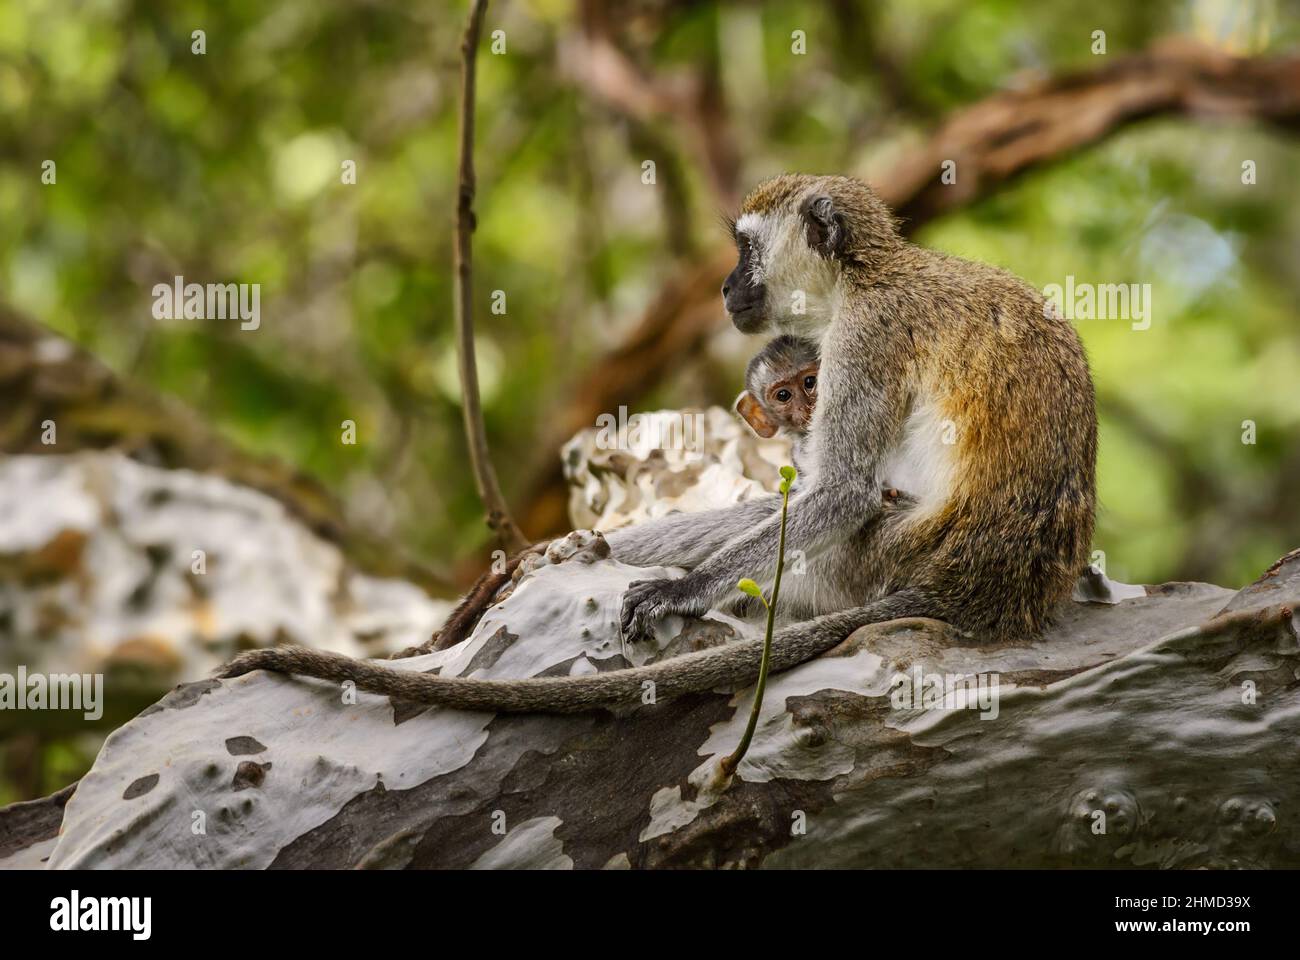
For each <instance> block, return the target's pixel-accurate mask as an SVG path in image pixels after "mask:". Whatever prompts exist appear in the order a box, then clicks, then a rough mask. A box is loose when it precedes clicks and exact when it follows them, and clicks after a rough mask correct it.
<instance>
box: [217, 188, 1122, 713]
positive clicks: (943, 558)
mask: <svg viewBox="0 0 1300 960" xmlns="http://www.w3.org/2000/svg"><path fill="white" fill-rule="evenodd" d="M734 234H735V240H736V246H737V251H738V253H739V262H738V263H737V265H736V269H735V270H733V271H732V273H731V275H730V276H729V277H728V278H727V282H726V284H725V285H724V286H723V297H724V299H725V301H726V306H727V311H728V313H729V314H730V315H731V319H732V322H733V323H734V324H735V325H736V327H737V328H738V329H740V330H741V331H743V332H745V333H763V332H769V331H774V330H775V331H780V332H782V333H790V334H794V335H796V336H803V337H810V338H813V339H816V340H817V341H819V344H820V354H821V358H822V365H821V371H820V380H819V384H818V393H819V396H818V400H817V406H816V409H815V411H814V414H813V420H812V430H811V438H810V440H811V443H810V447H811V453H812V457H813V460H814V463H815V469H814V471H813V476H812V478H811V480H812V482H811V483H809V484H808V485H807V486H806V487H805V488H804V489H803V490H802V491H801V492H800V493H799V494H798V495H797V496H796V497H794V498H793V499H792V500H791V502H790V512H789V519H788V526H787V531H786V543H787V550H789V551H795V550H799V551H803V553H804V555H805V557H806V558H807V560H808V565H807V573H806V574H805V575H804V576H803V577H792V578H788V579H787V580H786V581H785V583H783V587H784V588H785V589H784V590H783V594H782V599H783V604H782V607H783V610H784V611H785V613H786V614H787V615H789V614H793V615H796V616H799V617H808V618H811V619H806V620H804V621H803V622H799V623H796V624H794V625H792V626H788V627H785V628H783V629H781V630H780V631H778V633H777V634H776V636H775V638H774V641H773V653H772V658H773V659H772V666H773V669H776V670H781V669H786V668H788V667H791V666H794V665H795V664H798V663H801V662H803V661H804V660H807V659H809V658H810V657H813V656H816V655H817V654H819V653H822V652H824V651H825V650H827V649H829V648H830V647H832V646H834V645H835V644H836V643H838V642H839V641H841V640H842V639H843V638H844V637H846V636H847V635H848V634H849V633H850V632H852V631H853V630H855V629H857V628H858V627H861V626H864V625H866V624H868V623H875V622H879V621H882V620H890V619H895V618H898V617H908V616H927V617H935V618H937V619H942V620H947V621H948V622H950V623H952V624H954V625H955V626H957V627H958V628H959V629H961V630H964V631H966V632H968V633H970V634H972V635H974V636H975V637H977V638H991V637H997V638H1000V639H1013V640H1014V639H1023V638H1024V637H1027V636H1030V635H1032V634H1034V633H1037V632H1038V631H1039V630H1041V629H1042V628H1043V626H1045V625H1046V623H1047V622H1048V620H1049V617H1050V614H1051V611H1052V609H1053V607H1054V606H1055V605H1056V604H1057V603H1058V602H1059V601H1061V600H1062V599H1064V598H1065V597H1066V596H1067V595H1068V593H1069V590H1070V587H1071V585H1072V584H1073V582H1074V579H1075V577H1076V576H1077V575H1078V574H1079V573H1080V572H1081V570H1082V568H1083V566H1084V563H1085V559H1086V557H1087V553H1088V549H1089V545H1090V542H1091V536H1092V525H1093V514H1094V509H1095V485H1096V435H1097V420H1096V409H1095V402H1094V398H1093V389H1092V380H1091V377H1090V376H1089V373H1088V365H1087V361H1086V359H1085V358H1084V354H1083V348H1082V346H1081V345H1080V343H1079V339H1078V337H1077V335H1076V334H1075V332H1074V330H1073V328H1072V327H1071V326H1070V325H1069V324H1068V323H1067V322H1066V321H1065V320H1064V319H1063V318H1062V317H1061V316H1060V313H1059V312H1058V311H1056V310H1054V309H1052V308H1051V306H1050V305H1049V304H1047V303H1046V302H1045V301H1044V300H1043V298H1042V296H1041V295H1040V294H1039V293H1038V292H1037V291H1036V290H1034V289H1033V288H1032V287H1030V286H1029V285H1028V284H1026V283H1024V282H1023V281H1021V280H1019V279H1017V278H1016V277H1014V276H1012V275H1011V274H1008V273H1006V272H1005V271H1002V270H999V269H997V268H994V267H990V266H987V265H984V264H979V263H971V262H969V261H965V260H961V259H958V258H956V257H950V256H946V255H944V254H940V253H936V252H934V251H930V250H926V249H924V248H921V247H917V246H914V245H912V244H909V243H907V242H906V241H904V240H903V239H902V238H901V237H900V235H899V233H898V230H897V227H896V225H895V222H894V219H893V216H892V215H891V214H890V212H889V210H888V209H887V208H886V207H885V205H884V204H883V203H882V202H881V201H880V200H879V199H878V198H877V197H876V195H875V194H874V193H873V192H872V191H871V189H870V188H869V187H867V186H866V184H864V183H861V182H860V181H858V180H854V179H850V178H846V177H813V176H805V175H787V176H781V177H777V178H775V179H773V180H769V181H767V182H766V183H764V184H762V185H760V186H759V187H758V188H757V189H755V190H754V192H753V193H751V194H750V195H749V196H748V197H747V198H746V200H745V203H744V205H743V206H742V208H741V212H740V216H739V218H738V219H737V220H736V223H735V226H734ZM882 486H889V487H897V488H900V489H903V490H906V491H908V492H909V493H911V494H912V495H914V496H915V497H916V498H917V502H916V503H915V504H914V505H911V506H909V507H908V508H907V509H902V510H899V511H897V512H896V513H890V514H888V515H883V516H882V507H881V496H880V489H881V487H882ZM776 503H777V498H776V497H767V498H763V499H760V500H755V501H750V502H746V503H742V504H737V505H734V506H732V507H729V508H726V509H722V510H711V511H705V512H703V513H693V514H682V515H675V516H670V517H664V518H661V519H658V520H655V521H651V522H649V523H645V524H641V525H638V526H635V527H630V528H625V529H623V530H617V531H614V532H613V533H611V534H609V535H608V540H609V545H610V547H611V548H612V550H613V554H614V556H615V557H616V558H617V559H619V560H623V561H625V562H628V563H632V564H638V565H651V564H666V565H679V566H684V567H688V568H690V572H689V573H688V574H687V575H686V576H684V577H682V578H680V579H677V580H651V581H641V582H638V583H634V584H633V585H631V586H630V587H629V589H628V591H627V593H626V594H625V596H624V603H623V629H624V633H625V635H626V636H627V637H628V638H629V639H637V638H640V637H643V636H646V635H647V634H648V632H649V630H650V628H651V626H652V624H653V622H654V621H655V620H656V619H657V618H659V617H662V616H665V615H668V614H688V615H698V614H701V613H703V612H705V611H706V610H708V609H709V608H710V607H711V606H713V605H715V604H716V603H718V602H720V601H721V600H723V598H725V597H728V596H730V595H731V592H732V591H733V589H734V587H735V584H736V581H737V580H739V579H740V578H741V577H752V578H754V579H757V580H760V581H761V580H763V579H765V578H770V577H771V576H772V574H773V572H774V567H775V557H774V552H775V551H774V547H775V544H776V541H777V526H778V523H779V520H778V519H777V517H776ZM760 656H761V643H760V642H758V641H745V642H740V643H734V644H728V645H725V646H722V647H715V648H712V649H709V650H704V651H700V652H698V653H692V654H687V655H685V656H681V657H676V658H673V659H671V660H666V661H660V662H658V663H654V664H651V665H649V666H645V667H636V668H631V669H627V670H616V671H611V672H608V673H597V674H590V675H585V676H577V677H538V678H530V679H524V680H477V679H464V678H460V677H440V676H436V675H433V674H424V673H414V672H410V671H398V670H393V669H391V668H387V667H383V666H380V665H377V664H372V663H367V662H365V661H356V660H351V659H349V658H347V657H342V656H339V655H337V654H329V653H323V652H320V651H315V650H304V649H300V648H277V649H272V650H257V651H252V652H250V653H247V654H244V655H242V656H241V657H239V658H237V659H236V660H234V661H233V662H232V663H231V664H230V665H229V666H228V667H227V668H226V670H225V672H224V674H223V675H224V676H237V675H239V674H242V673H246V672H248V671H249V670H255V669H259V668H266V669H273V670H281V671H285V672H294V673H301V674H306V675H309V676H315V677H321V678H324V679H329V680H336V681H345V680H351V681H354V682H355V683H356V684H357V686H358V687H359V688H360V689H363V690H369V691H371V692H375V693H382V694H387V695H390V696H397V697H401V698H405V699H411V700H417V701H420V702H427V703H437V704H442V705H445V706H450V707H460V708H465V709H480V710H507V711H525V712H528V711H541V712H577V711H582V710H590V709H593V708H598V707H604V706H608V705H611V704H615V703H624V702H636V701H637V700H639V699H640V698H641V697H642V695H643V693H644V691H645V689H646V685H647V684H650V683H653V684H654V689H655V693H656V696H672V695H675V694H678V693H684V692H688V691H695V690H706V689H710V688H712V687H715V686H718V685H720V684H724V683H741V682H745V681H748V680H750V679H752V678H753V677H754V676H756V675H757V673H758V664H759V660H760Z"/></svg>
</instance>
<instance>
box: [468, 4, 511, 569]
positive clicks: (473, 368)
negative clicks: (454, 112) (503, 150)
mask: <svg viewBox="0 0 1300 960" xmlns="http://www.w3.org/2000/svg"><path fill="white" fill-rule="evenodd" d="M486 11H487V0H475V2H474V6H473V7H472V8H471V9H470V14H469V21H468V23H466V25H465V33H464V36H463V37H462V38H461V42H460V53H461V66H460V77H461V95H460V165H459V169H460V173H459V189H458V190H457V192H456V197H457V199H456V236H455V244H454V249H455V254H454V258H455V274H454V280H453V284H454V291H455V292H454V294H453V296H452V299H453V309H454V315H455V322H456V345H457V350H456V353H457V360H458V362H459V366H460V390H461V397H462V403H461V412H462V414H463V415H464V419H465V440H466V443H467V444H468V446H469V459H470V466H471V468H472V469H473V471H474V483H475V485H476V486H477V487H478V494H479V497H480V498H481V499H482V500H483V506H484V508H485V509H486V510H487V523H488V526H489V527H491V528H492V531H493V532H494V533H495V534H496V536H497V539H498V541H500V543H501V545H502V546H503V547H505V549H506V550H507V551H509V552H511V553H514V552H517V551H519V550H521V549H523V548H524V547H526V546H527V545H528V541H527V540H526V539H525V538H524V535H523V534H522V533H521V532H520V530H519V527H518V526H516V525H515V522H514V520H513V519H512V518H511V516H510V510H509V508H508V507H507V506H506V501H505V497H504V496H503V495H502V493H501V487H500V485H499V484H498V483H497V475H496V471H495V470H494V469H493V468H492V460H491V457H490V456H489V455H488V445H487V431H486V429H485V428H484V426H483V406H482V402H481V401H480V399H479V390H478V365H477V363H476V360H475V356H474V312H473V311H474V282H473V279H474V278H473V259H472V255H473V254H472V251H473V233H474V226H475V223H474V64H475V58H476V55H477V52H478V41H479V35H480V33H481V32H482V28H483V15H484V13H486Z"/></svg>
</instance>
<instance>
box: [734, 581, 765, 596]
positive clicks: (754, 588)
mask: <svg viewBox="0 0 1300 960" xmlns="http://www.w3.org/2000/svg"><path fill="white" fill-rule="evenodd" d="M736 589H737V590H739V591H740V592H741V593H747V594H749V595H750V596H751V597H758V599H760V600H762V599H763V591H762V590H760V589H759V588H758V584H756V583H755V582H754V581H753V580H751V579H749V577H746V578H745V579H744V580H741V581H740V582H739V583H738V584H736Z"/></svg>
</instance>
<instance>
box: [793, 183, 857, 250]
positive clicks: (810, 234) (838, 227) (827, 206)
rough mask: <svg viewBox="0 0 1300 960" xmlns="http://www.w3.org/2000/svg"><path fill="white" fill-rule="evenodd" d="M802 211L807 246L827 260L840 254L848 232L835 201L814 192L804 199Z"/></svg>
mask: <svg viewBox="0 0 1300 960" xmlns="http://www.w3.org/2000/svg"><path fill="white" fill-rule="evenodd" d="M802 213H803V221H804V233H805V235H806V237H807V239H808V246H810V247H812V248H813V249H814V250H816V251H817V253H818V254H820V255H821V256H823V257H825V258H826V259H827V260H834V259H835V258H837V257H839V256H841V255H842V254H843V253H844V250H845V248H846V246H847V245H848V234H847V232H846V231H845V228H844V214H842V213H840V212H839V211H838V210H836V209H835V201H834V200H832V199H831V198H830V197H828V196H827V195H826V194H824V193H819V194H815V195H814V196H811V197H809V198H808V199H807V200H805V201H804V203H803V210H802Z"/></svg>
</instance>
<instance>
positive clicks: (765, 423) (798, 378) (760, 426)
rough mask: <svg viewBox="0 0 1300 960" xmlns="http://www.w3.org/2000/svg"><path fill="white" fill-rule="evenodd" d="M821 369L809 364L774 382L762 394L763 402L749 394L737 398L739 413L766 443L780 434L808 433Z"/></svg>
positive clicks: (816, 365) (747, 391) (814, 364)
mask: <svg viewBox="0 0 1300 960" xmlns="http://www.w3.org/2000/svg"><path fill="white" fill-rule="evenodd" d="M818 366H819V365H818V364H816V363H812V364H808V365H807V366H804V367H802V368H800V369H799V370H798V371H796V372H795V373H793V374H792V375H790V376H788V377H784V378H782V379H780V380H776V381H774V382H773V383H771V384H770V385H769V386H768V387H767V388H766V389H761V390H760V391H759V392H760V397H761V398H760V397H756V396H755V395H754V394H753V393H752V392H751V391H749V390H746V391H745V392H744V393H742V394H741V395H740V396H739V397H737V398H736V412H737V413H739V414H740V416H741V418H742V419H743V420H744V421H745V423H747V424H749V428H750V429H751V430H753V431H754V433H756V434H757V435H758V436H760V437H763V438H764V439H767V438H769V437H774V436H776V434H777V431H778V430H788V431H790V432H791V433H795V434H803V433H806V432H807V431H808V426H809V424H810V423H811V422H812V414H813V407H814V405H815V404H816V403H817V372H818Z"/></svg>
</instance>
